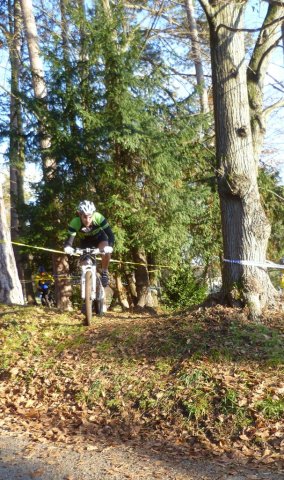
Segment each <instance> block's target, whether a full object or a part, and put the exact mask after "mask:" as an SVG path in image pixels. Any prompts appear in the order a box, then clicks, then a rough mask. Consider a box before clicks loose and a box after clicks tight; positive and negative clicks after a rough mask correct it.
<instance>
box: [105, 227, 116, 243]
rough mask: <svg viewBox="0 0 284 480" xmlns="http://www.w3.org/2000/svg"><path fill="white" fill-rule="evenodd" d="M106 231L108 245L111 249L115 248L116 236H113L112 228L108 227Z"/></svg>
mask: <svg viewBox="0 0 284 480" xmlns="http://www.w3.org/2000/svg"><path fill="white" fill-rule="evenodd" d="M104 231H105V232H106V234H107V236H108V244H109V246H110V247H113V245H114V240H115V238H114V234H113V231H112V229H111V228H110V226H109V225H108V227H106V228H104Z"/></svg>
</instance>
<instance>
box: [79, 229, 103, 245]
mask: <svg viewBox="0 0 284 480" xmlns="http://www.w3.org/2000/svg"><path fill="white" fill-rule="evenodd" d="M101 242H108V236H107V234H106V233H105V232H104V231H103V230H101V231H100V232H98V233H97V234H96V235H91V236H88V237H85V238H82V239H81V242H80V247H81V248H97V247H98V245H99V244H100V243H101Z"/></svg>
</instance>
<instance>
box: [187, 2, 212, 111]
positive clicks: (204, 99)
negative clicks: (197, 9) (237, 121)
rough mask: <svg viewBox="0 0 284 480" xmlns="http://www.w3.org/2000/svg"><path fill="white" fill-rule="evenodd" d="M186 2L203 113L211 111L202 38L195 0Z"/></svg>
mask: <svg viewBox="0 0 284 480" xmlns="http://www.w3.org/2000/svg"><path fill="white" fill-rule="evenodd" d="M184 2H185V9H186V15H187V21H188V27H189V37H190V40H191V48H192V57H193V61H194V67H195V73H196V81H197V86H198V89H199V98H200V106H201V111H202V112H203V113H208V112H209V106H208V95H207V90H206V86H205V81H204V73H203V67H202V58H201V49H200V40H199V36H198V29H197V24H196V20H195V16H194V6H193V1H192V0H184Z"/></svg>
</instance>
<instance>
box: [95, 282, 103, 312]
mask: <svg viewBox="0 0 284 480" xmlns="http://www.w3.org/2000/svg"><path fill="white" fill-rule="evenodd" d="M104 296H105V295H104V287H103V286H102V282H101V277H100V275H99V274H97V281H96V300H95V301H94V304H95V312H96V315H98V316H102V315H103V314H104Z"/></svg>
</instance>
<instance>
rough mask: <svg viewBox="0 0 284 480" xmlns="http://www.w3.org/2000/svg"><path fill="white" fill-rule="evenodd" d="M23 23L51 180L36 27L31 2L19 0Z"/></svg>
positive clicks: (46, 173)
mask: <svg viewBox="0 0 284 480" xmlns="http://www.w3.org/2000/svg"><path fill="white" fill-rule="evenodd" d="M21 8H22V14H23V22H24V26H25V32H26V39H27V44H28V50H29V59H30V64H31V71H32V81H33V88H34V94H35V98H36V99H37V100H38V101H39V102H41V104H42V107H43V110H42V113H41V115H40V118H39V133H40V146H41V152H42V156H43V175H44V177H45V178H46V179H48V178H52V176H53V175H54V172H55V168H56V163H55V160H54V159H52V158H50V156H49V153H48V150H49V149H50V147H51V138H50V135H49V134H48V131H47V116H46V114H45V110H46V109H47V104H46V101H47V88H46V82H45V79H44V70H43V65H42V59H41V55H40V46H39V40H38V34H37V26H36V21H35V17H34V14H33V4H32V0H21Z"/></svg>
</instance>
